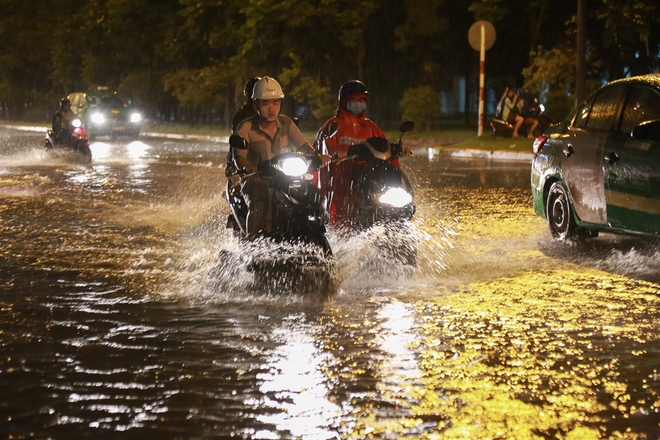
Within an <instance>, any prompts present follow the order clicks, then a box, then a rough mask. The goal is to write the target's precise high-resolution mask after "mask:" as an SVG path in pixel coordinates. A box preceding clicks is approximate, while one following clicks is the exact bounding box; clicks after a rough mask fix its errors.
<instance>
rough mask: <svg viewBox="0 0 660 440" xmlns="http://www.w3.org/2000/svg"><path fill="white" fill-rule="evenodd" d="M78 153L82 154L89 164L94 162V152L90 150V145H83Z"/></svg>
mask: <svg viewBox="0 0 660 440" xmlns="http://www.w3.org/2000/svg"><path fill="white" fill-rule="evenodd" d="M78 153H80V154H81V155H82V156H83V157H84V158H85V160H86V161H87V162H91V161H92V150H91V149H90V148H89V146H88V145H81V146H80V147H78Z"/></svg>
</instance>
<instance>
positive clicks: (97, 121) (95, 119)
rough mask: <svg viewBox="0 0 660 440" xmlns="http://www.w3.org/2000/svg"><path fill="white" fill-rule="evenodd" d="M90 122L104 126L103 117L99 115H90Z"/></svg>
mask: <svg viewBox="0 0 660 440" xmlns="http://www.w3.org/2000/svg"><path fill="white" fill-rule="evenodd" d="M92 122H93V123H95V124H98V125H102V124H105V116H103V114H101V113H94V114H93V115H92Z"/></svg>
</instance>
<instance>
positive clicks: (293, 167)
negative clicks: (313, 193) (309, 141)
mask: <svg viewBox="0 0 660 440" xmlns="http://www.w3.org/2000/svg"><path fill="white" fill-rule="evenodd" d="M275 168H277V169H278V170H280V171H282V172H283V173H284V174H286V175H287V176H291V177H295V176H302V175H303V174H305V173H307V169H308V168H309V167H308V165H307V161H306V160H305V159H303V158H302V157H289V158H286V159H283V160H280V161H278V163H277V164H275Z"/></svg>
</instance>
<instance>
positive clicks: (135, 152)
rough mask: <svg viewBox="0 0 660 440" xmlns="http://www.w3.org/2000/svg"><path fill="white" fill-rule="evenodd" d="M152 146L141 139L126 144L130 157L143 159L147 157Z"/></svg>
mask: <svg viewBox="0 0 660 440" xmlns="http://www.w3.org/2000/svg"><path fill="white" fill-rule="evenodd" d="M150 148H151V147H150V146H149V145H147V144H145V143H144V142H141V141H133V142H130V143H129V144H127V145H126V149H127V152H128V157H130V158H131V159H135V160H137V159H142V158H143V157H145V156H146V155H147V153H148V151H149V149H150Z"/></svg>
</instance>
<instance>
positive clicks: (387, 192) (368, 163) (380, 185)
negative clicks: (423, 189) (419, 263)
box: [347, 121, 417, 265]
mask: <svg viewBox="0 0 660 440" xmlns="http://www.w3.org/2000/svg"><path fill="white" fill-rule="evenodd" d="M414 127H415V123H414V122H413V121H406V122H404V123H403V124H402V125H401V129H400V130H401V136H400V137H399V142H397V143H390V142H389V141H388V140H387V139H384V138H380V137H372V138H370V139H367V140H366V141H364V142H362V143H359V144H355V145H351V146H350V147H349V149H348V155H347V160H352V161H356V162H357V163H358V164H359V166H356V167H355V174H354V176H353V178H352V187H353V189H354V193H355V194H357V195H358V204H357V207H356V212H355V215H354V217H353V218H352V219H351V227H353V228H355V229H357V230H367V229H370V228H372V227H374V226H376V225H383V226H385V227H386V228H385V234H386V235H391V236H388V237H383V240H382V243H385V246H386V247H390V253H391V254H392V256H393V257H395V258H397V259H399V260H400V261H402V262H403V263H404V264H409V265H415V264H416V256H417V250H416V245H415V243H414V240H413V237H412V233H411V222H410V221H411V220H412V218H413V216H414V215H415V211H416V208H415V204H414V202H413V188H412V185H411V184H410V181H409V180H408V177H407V176H406V174H405V173H404V172H403V170H402V169H401V168H399V167H398V166H396V165H394V164H392V163H390V162H388V160H389V159H397V158H399V157H401V156H402V154H403V144H402V139H403V135H404V134H405V133H407V132H409V131H411V130H412V129H413V128H414Z"/></svg>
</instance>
